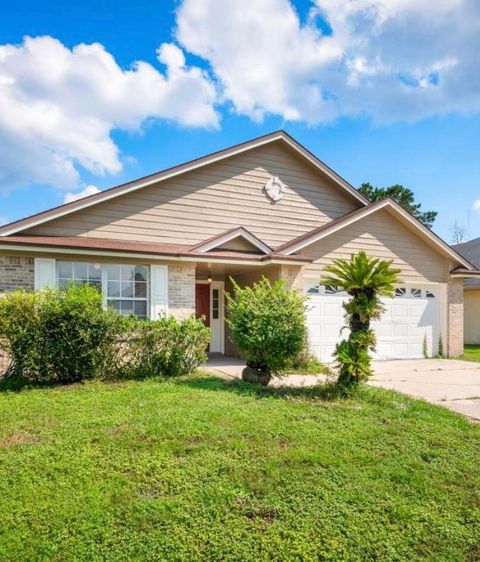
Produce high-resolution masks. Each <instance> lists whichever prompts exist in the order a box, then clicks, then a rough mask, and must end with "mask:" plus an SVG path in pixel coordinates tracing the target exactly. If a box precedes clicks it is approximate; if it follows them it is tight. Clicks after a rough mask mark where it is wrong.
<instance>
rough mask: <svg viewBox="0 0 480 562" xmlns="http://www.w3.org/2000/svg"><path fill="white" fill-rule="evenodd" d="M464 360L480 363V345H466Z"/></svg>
mask: <svg viewBox="0 0 480 562" xmlns="http://www.w3.org/2000/svg"><path fill="white" fill-rule="evenodd" d="M462 359H465V361H480V345H466V346H465V347H464V350H463V356H462Z"/></svg>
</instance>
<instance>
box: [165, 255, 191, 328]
mask: <svg viewBox="0 0 480 562" xmlns="http://www.w3.org/2000/svg"><path fill="white" fill-rule="evenodd" d="M195 267H196V266H195V263H185V264H181V265H169V266H168V313H169V314H171V315H172V316H175V318H176V319H177V320H184V319H185V318H187V317H188V316H190V315H192V314H195Z"/></svg>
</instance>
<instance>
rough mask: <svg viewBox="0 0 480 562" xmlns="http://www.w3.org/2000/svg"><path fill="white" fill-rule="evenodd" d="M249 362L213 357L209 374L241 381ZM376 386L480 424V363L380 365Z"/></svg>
mask: <svg viewBox="0 0 480 562" xmlns="http://www.w3.org/2000/svg"><path fill="white" fill-rule="evenodd" d="M244 366H245V362H244V361H242V360H240V359H236V358H234V357H224V356H218V357H212V358H210V359H209V361H208V363H207V365H206V367H205V368H206V370H208V371H209V372H212V373H214V374H217V375H218V376H221V377H224V378H230V379H232V378H241V376H242V370H243V367H244ZM374 369H375V376H374V377H373V379H372V380H371V381H370V382H369V384H371V385H372V386H378V387H382V388H389V389H392V390H398V391H399V392H403V393H404V394H408V395H410V396H413V397H414V398H423V399H424V400H426V401H427V402H431V403H432V404H439V405H441V406H446V407H447V408H450V409H451V410H454V411H455V412H459V413H461V414H463V415H465V416H468V417H470V418H472V419H475V420H477V421H480V363H473V362H469V361H459V360H454V359H414V360H398V361H376V362H375V363H374ZM325 380H327V377H326V376H325V375H289V376H288V377H284V378H278V379H273V380H272V381H271V383H270V385H271V386H275V387H278V386H283V385H288V386H312V385H315V384H318V383H321V382H325Z"/></svg>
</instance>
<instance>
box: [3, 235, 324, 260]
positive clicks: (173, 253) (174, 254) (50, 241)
mask: <svg viewBox="0 0 480 562" xmlns="http://www.w3.org/2000/svg"><path fill="white" fill-rule="evenodd" d="M196 247H197V245H189V244H159V243H152V242H133V241H128V240H112V239H103V238H89V237H88V238H87V237H85V236H28V235H18V236H5V237H1V238H0V248H2V249H5V250H10V249H12V250H13V249H22V250H24V251H25V250H28V249H31V250H39V249H42V251H47V250H48V249H50V250H51V251H54V252H56V253H58V252H62V251H63V252H64V253H69V252H70V251H75V253H78V251H79V250H81V251H84V252H85V254H92V253H95V254H96V255H98V254H102V253H104V254H105V255H106V254H108V253H114V254H115V253H118V254H119V253H122V254H125V253H127V254H132V256H134V257H136V256H139V255H151V256H152V257H153V256H155V257H157V258H162V257H163V258H165V259H183V260H186V259H187V260H189V261H220V262H221V261H228V262H230V261H232V260H233V261H240V262H249V263H252V264H255V263H257V264H265V263H283V262H285V263H290V262H291V263H299V264H302V263H310V262H311V261H313V260H312V259H311V258H308V257H306V256H302V255H300V254H292V255H288V256H283V255H282V256H274V255H273V252H269V253H268V254H257V253H249V252H242V251H234V250H221V249H215V250H212V251H209V252H200V251H197V250H196Z"/></svg>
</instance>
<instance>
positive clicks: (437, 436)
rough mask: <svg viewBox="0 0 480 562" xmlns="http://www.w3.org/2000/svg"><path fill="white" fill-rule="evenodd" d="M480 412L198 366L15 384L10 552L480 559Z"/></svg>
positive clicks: (19, 555) (1, 412)
mask: <svg viewBox="0 0 480 562" xmlns="http://www.w3.org/2000/svg"><path fill="white" fill-rule="evenodd" d="M479 453H480V426H478V425H475V424H473V423H471V422H469V421H467V420H466V419H464V418H462V417H460V416H458V415H456V414H453V413H451V412H449V411H448V410H446V409H443V408H440V407H435V406H431V405H428V404H425V403H422V402H418V401H414V400H411V399H408V398H406V397H405V396H402V395H399V394H395V393H393V392H388V391H382V390H379V389H373V388H365V389H363V390H362V391H361V392H359V394H358V395H357V396H356V397H355V398H350V399H348V400H347V399H344V400H340V399H336V398H332V397H329V396H328V392H326V391H325V390H320V389H314V390H307V391H305V390H304V391H300V390H297V391H294V390H291V391H289V392H282V391H276V392H275V391H268V390H258V389H255V388H254V387H253V386H248V385H246V384H245V383H241V382H236V383H231V384H228V383H226V382H223V381H220V380H218V379H215V378H213V377H208V376H197V377H193V378H189V379H185V380H183V381H178V382H167V383H165V382H159V381H144V382H128V383H122V384H120V383H118V384H104V383H99V382H94V383H88V384H84V385H74V386H69V387H63V388H50V389H24V390H23V391H21V392H17V393H13V392H2V393H0V498H1V499H0V560H2V561H3V560H5V561H9V562H14V561H22V562H24V561H28V562H34V561H40V560H41V561H49V562H50V561H63V560H72V561H73V560H74V561H83V560H85V561H87V560H88V561H97V560H98V561H100V560H101V561H115V562H121V561H135V560H142V561H150V560H152V561H161V560H185V561H190V560H212V561H217V560H232V561H249V560H252V561H253V560H255V561H257V560H312V561H314V560H358V561H367V560H378V561H382V562H385V561H394V560H401V561H405V560H408V561H412V560H431V561H435V562H438V561H442V560H451V561H455V562H458V561H462V560H465V561H470V562H473V561H476V560H479V559H480V468H479V466H480V465H479Z"/></svg>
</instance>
